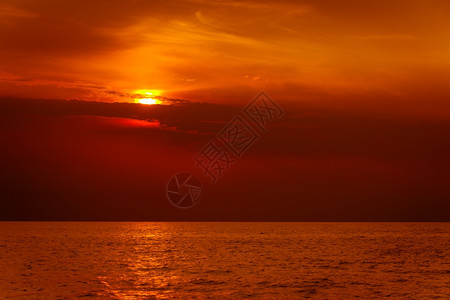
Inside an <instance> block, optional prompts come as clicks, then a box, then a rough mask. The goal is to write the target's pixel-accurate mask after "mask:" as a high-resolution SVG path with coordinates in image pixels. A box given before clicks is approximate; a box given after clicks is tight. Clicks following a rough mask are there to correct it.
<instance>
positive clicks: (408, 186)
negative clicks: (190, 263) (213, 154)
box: [0, 99, 450, 221]
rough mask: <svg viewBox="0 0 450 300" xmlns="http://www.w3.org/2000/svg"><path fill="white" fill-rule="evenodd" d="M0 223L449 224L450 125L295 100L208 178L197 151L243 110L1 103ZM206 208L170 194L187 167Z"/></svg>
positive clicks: (34, 101) (196, 105) (190, 105)
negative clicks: (168, 188)
mask: <svg viewBox="0 0 450 300" xmlns="http://www.w3.org/2000/svg"><path fill="white" fill-rule="evenodd" d="M0 107H1V109H0V112H1V117H0V121H1V126H0V128H1V137H2V145H3V146H2V150H1V157H2V160H1V164H2V168H3V173H2V178H1V184H0V193H1V194H2V195H1V199H2V201H1V210H0V211H1V215H0V218H1V219H21V220H23V219H33V220H36V219H47V220H48V219H51V220H56V219H60V220H72V219H77V220H88V219H91V220H297V221H305V220H311V221H314V220H315V221H317V220H325V221H332V220H338V221H344V220H347V221H348V220H353V221H368V220H378V221H380V220H386V221H387V220H391V221H392V220H396V221H400V220H401V221H407V220H415V221H418V220H435V221H437V220H441V221H442V220H448V216H447V215H446V214H445V212H446V211H448V208H449V207H448V201H447V200H448V197H449V196H450V191H449V190H448V187H447V183H448V182H449V180H450V172H449V171H448V170H449V167H450V159H449V157H448V151H449V150H450V143H449V141H450V136H449V132H450V123H449V122H446V121H437V120H435V121H430V120H424V119H415V120H411V119H408V118H402V119H399V118H397V117H396V118H389V117H387V116H379V115H373V114H370V113H367V114H365V115H362V114H361V112H359V111H358V112H357V113H355V112H353V111H352V110H346V109H340V110H338V109H323V108H321V107H319V106H308V105H298V106H296V108H295V109H293V108H292V107H290V108H289V110H287V114H286V116H285V117H284V118H283V119H281V120H279V121H278V122H276V123H273V124H272V125H271V126H270V127H269V128H268V129H269V130H268V132H267V134H265V135H263V136H262V137H261V139H260V140H259V141H258V142H257V143H256V144H255V145H254V146H253V147H252V148H251V149H250V150H248V152H246V153H245V155H244V157H243V158H242V159H240V160H238V161H237V162H236V164H234V165H232V167H231V170H230V171H229V172H228V173H226V174H225V176H224V177H223V178H222V179H221V180H220V181H219V183H217V184H216V185H212V184H210V183H208V178H206V177H203V176H202V173H201V170H200V169H197V168H195V166H194V162H193V160H192V156H193V155H195V154H197V153H198V152H199V151H200V149H201V148H202V147H203V146H204V145H205V144H206V143H207V142H208V141H209V140H210V139H211V138H212V137H213V136H214V135H215V133H217V132H219V131H220V130H221V129H222V128H223V127H224V126H225V125H226V124H227V122H228V121H229V120H231V119H232V117H233V116H235V115H236V114H237V113H238V112H239V111H240V109H239V108H237V107H229V106H223V105H213V104H206V103H182V104H178V105H161V106H158V105H154V106H145V105H138V104H128V103H96V102H83V101H61V100H37V99H9V100H7V99H2V101H0ZM186 170H188V171H192V172H194V173H196V174H197V175H198V176H199V177H200V178H202V181H203V183H204V185H205V188H206V190H205V191H206V192H205V196H204V198H203V199H202V202H201V204H199V206H198V207H196V208H194V209H193V210H191V211H189V212H179V211H178V210H175V209H174V208H173V207H172V206H171V205H170V204H169V203H168V201H167V199H166V198H165V195H164V188H165V184H166V183H167V180H168V179H169V178H170V177H171V176H172V175H173V174H175V173H177V172H180V171H186Z"/></svg>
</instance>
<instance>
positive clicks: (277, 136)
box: [0, 0, 450, 220]
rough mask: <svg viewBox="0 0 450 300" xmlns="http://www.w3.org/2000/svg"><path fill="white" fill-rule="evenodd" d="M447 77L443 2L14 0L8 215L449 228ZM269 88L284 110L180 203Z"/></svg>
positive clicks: (5, 71) (3, 101) (9, 49)
mask: <svg viewBox="0 0 450 300" xmlns="http://www.w3.org/2000/svg"><path fill="white" fill-rule="evenodd" d="M449 82H450V2H449V1H445V0H432V1H417V0H408V1H407V0H404V1H384V0H383V1H356V0H343V1H334V0H318V1H202V0H199V1H170V0H165V1H143V0H128V1H125V0H123V1H119V0H108V1H107V0H104V1H102V0H93V1H79V0H77V1H75V0H66V1H54V0H53V1H52V0H39V1H37V0H36V1H34V0H0V109H1V110H0V116H1V119H0V122H1V127H0V132H1V139H2V142H1V145H2V146H1V147H2V150H1V154H2V165H3V167H2V168H3V170H2V173H3V174H2V178H1V179H2V185H1V186H0V187H1V190H2V191H3V192H2V193H3V194H4V196H3V197H0V198H2V199H7V200H0V201H3V202H0V204H1V205H2V206H1V208H2V209H1V212H0V217H1V218H2V219H58V218H66V219H140V220H142V219H174V220H175V219H189V220H191V219H196V220H197V219H199V220H201V219H227V220H234V219H239V220H243V219H244V220H245V219H249V220H250V219H251V220H260V219H261V220H272V219H273V220H275V219H276V220H444V219H445V220H449V215H448V213H447V214H445V213H444V212H445V210H446V209H448V208H449V200H450V191H449V188H448V186H447V184H448V182H449V181H450V172H449V171H448V167H450V157H449V155H448V153H450V152H449V151H450V84H449ZM261 90H265V91H267V92H268V93H269V94H270V96H271V97H272V98H273V99H274V100H276V102H277V103H279V104H280V105H281V106H282V107H283V108H284V110H285V111H286V116H285V117H284V118H283V119H281V120H279V122H276V123H273V124H271V127H270V128H269V130H268V133H267V134H266V135H264V136H263V137H262V139H261V140H260V141H258V143H257V144H256V145H255V147H254V148H252V149H251V151H250V152H249V153H248V154H247V153H246V156H245V158H243V159H242V160H240V161H239V162H238V163H237V164H236V166H235V167H234V169H233V170H232V171H231V172H230V174H229V175H227V177H226V178H224V180H223V182H221V183H218V184H216V185H212V186H210V187H208V189H209V190H208V193H207V195H206V196H205V198H204V199H202V203H201V204H199V206H198V207H196V208H194V209H193V211H192V212H187V213H186V212H181V211H177V210H174V209H173V207H171V206H170V204H168V201H167V199H165V196H164V189H165V184H166V182H167V180H168V179H169V178H170V176H171V175H173V174H174V173H176V172H177V171H183V170H191V169H192V171H194V170H195V168H194V167H193V161H192V155H193V154H195V153H197V152H198V151H199V150H200V149H201V148H202V146H203V145H204V144H206V143H207V142H208V140H210V139H211V137H212V136H213V135H214V134H216V133H217V132H218V131H220V129H221V128H222V127H223V126H225V125H226V124H227V123H228V122H229V121H230V120H231V119H232V118H233V117H234V116H235V115H236V114H238V113H239V111H240V109H241V108H242V107H244V106H245V105H246V104H247V103H248V102H249V101H250V100H251V99H252V98H253V97H254V96H255V95H256V94H257V93H258V92H259V91H261ZM152 97H153V98H152ZM52 99H53V100H52ZM139 99H147V100H146V102H147V103H150V104H153V103H157V104H163V105H161V107H159V106H158V105H156V106H152V105H140V104H135V102H143V101H141V100H139ZM148 99H151V102H149V101H150V100H148ZM67 100H77V101H67ZM153 101H154V102H153ZM97 102H105V103H97ZM115 102H121V103H123V102H125V103H130V104H129V105H125V106H123V105H122V106H121V105H119V104H116V103H115ZM148 120H151V122H149V121H148Z"/></svg>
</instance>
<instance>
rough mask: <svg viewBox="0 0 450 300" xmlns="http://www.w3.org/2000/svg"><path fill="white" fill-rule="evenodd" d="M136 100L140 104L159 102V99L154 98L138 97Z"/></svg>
mask: <svg viewBox="0 0 450 300" xmlns="http://www.w3.org/2000/svg"><path fill="white" fill-rule="evenodd" d="M135 101H136V102H137V103H140V104H147V105H151V104H158V103H159V101H158V100H156V99H152V98H142V99H136V100H135Z"/></svg>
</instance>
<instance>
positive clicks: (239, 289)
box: [0, 222, 450, 299]
mask: <svg viewBox="0 0 450 300" xmlns="http://www.w3.org/2000/svg"><path fill="white" fill-rule="evenodd" d="M449 249H450V223H257V222H256V223H255V222H249V223H245V222H237V223H209V222H205V223H202V222H200V223H193V222H179V223H178V222H155V223H146V222H137V223H128V222H0V270H1V272H0V299H76V298H82V299H174V298H175V299H242V298H254V299H305V298H313V299H357V298H361V299H377V298H392V299H450V256H449V254H450V250H449Z"/></svg>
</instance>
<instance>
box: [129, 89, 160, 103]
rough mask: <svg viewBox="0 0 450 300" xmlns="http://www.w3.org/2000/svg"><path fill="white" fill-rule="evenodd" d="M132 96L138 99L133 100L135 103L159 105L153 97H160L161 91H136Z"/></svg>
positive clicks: (158, 101)
mask: <svg viewBox="0 0 450 300" xmlns="http://www.w3.org/2000/svg"><path fill="white" fill-rule="evenodd" d="M134 94H135V96H138V97H139V98H135V99H134V102H135V103H140V104H147V105H153V104H161V101H160V100H158V99H155V98H154V97H155V96H156V97H158V96H160V95H161V91H159V90H136V91H134ZM152 96H153V98H152Z"/></svg>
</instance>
